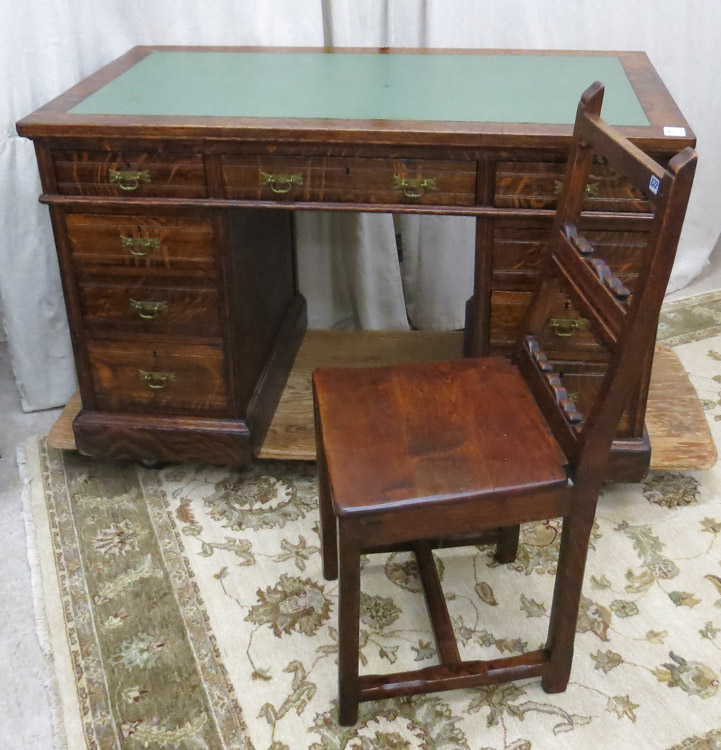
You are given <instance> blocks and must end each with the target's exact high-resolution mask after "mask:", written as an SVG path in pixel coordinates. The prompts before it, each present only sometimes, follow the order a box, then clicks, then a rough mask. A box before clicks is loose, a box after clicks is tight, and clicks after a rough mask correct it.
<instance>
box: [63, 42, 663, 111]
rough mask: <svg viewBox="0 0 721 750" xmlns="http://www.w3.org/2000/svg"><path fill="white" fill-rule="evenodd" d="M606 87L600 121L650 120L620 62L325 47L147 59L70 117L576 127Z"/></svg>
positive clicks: (177, 54)
mask: <svg viewBox="0 0 721 750" xmlns="http://www.w3.org/2000/svg"><path fill="white" fill-rule="evenodd" d="M594 80H599V81H602V82H603V83H604V84H605V85H606V97H605V101H604V117H605V119H606V120H608V121H609V122H611V123H612V124H614V125H641V126H643V125H649V121H648V118H647V117H646V114H645V113H644V111H643V107H642V106H641V104H640V102H639V100H638V97H637V96H636V94H635V92H634V90H633V88H632V86H631V84H630V82H629V80H628V77H627V76H626V73H625V71H624V69H623V66H622V65H621V62H620V60H619V59H618V57H609V56H601V55H583V56H577V57H574V58H573V61H572V64H569V58H568V57H562V56H550V55H533V54H528V55H512V54H489V55H474V54H431V55H427V54H426V55H424V54H390V55H389V54H385V55H378V54H376V55H369V54H359V53H327V52H231V51H161V50H156V51H153V52H151V53H150V54H149V55H148V56H147V57H145V58H144V59H142V60H140V61H139V62H137V63H136V64H135V65H133V66H132V67H131V68H129V69H128V70H127V71H125V72H124V73H122V74H121V75H120V76H118V77H117V78H115V79H113V80H112V81H110V82H109V83H107V84H106V85H105V86H103V87H102V88H101V89H99V90H98V91H97V92H95V93H94V94H91V95H90V96H89V97H88V98H87V99H84V100H83V101H81V102H80V103H79V104H77V105H76V106H75V107H73V108H72V109H70V110H69V114H71V115H141V116H143V115H145V116H152V115H163V116H171V117H173V116H181V117H182V116H196V117H262V118H268V117H270V118H320V119H325V118H332V119H341V120H349V119H352V120H355V119H358V120H416V121H454V122H500V123H505V122H514V123H553V124H572V123H573V120H574V117H575V112H576V105H577V103H578V97H579V94H580V92H581V91H583V90H584V89H585V88H587V87H588V86H589V85H590V84H591V83H592V82H593V81H594Z"/></svg>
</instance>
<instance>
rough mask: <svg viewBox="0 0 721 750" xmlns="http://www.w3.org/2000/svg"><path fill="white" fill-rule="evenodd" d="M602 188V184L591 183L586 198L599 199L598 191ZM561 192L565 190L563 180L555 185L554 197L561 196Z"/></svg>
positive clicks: (587, 186) (587, 188)
mask: <svg viewBox="0 0 721 750" xmlns="http://www.w3.org/2000/svg"><path fill="white" fill-rule="evenodd" d="M600 187H601V183H600V182H589V183H588V185H586V197H587V198H598V191H599V188H600ZM561 190H563V182H561V180H556V181H555V182H554V183H553V193H554V195H560V194H561Z"/></svg>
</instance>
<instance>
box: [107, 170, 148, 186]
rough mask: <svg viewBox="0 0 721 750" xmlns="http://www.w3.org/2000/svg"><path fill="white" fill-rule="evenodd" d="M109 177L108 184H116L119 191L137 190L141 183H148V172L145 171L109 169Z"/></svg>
mask: <svg viewBox="0 0 721 750" xmlns="http://www.w3.org/2000/svg"><path fill="white" fill-rule="evenodd" d="M109 177H110V183H111V184H113V183H116V182H117V184H118V187H119V188H120V189H121V190H128V191H130V190H137V189H138V187H139V186H140V183H141V182H147V183H150V172H149V171H148V170H147V169H144V170H143V171H142V172H136V171H134V170H132V169H111V170H110V172H109Z"/></svg>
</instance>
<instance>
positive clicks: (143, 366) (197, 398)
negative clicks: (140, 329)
mask: <svg viewBox="0 0 721 750" xmlns="http://www.w3.org/2000/svg"><path fill="white" fill-rule="evenodd" d="M88 359H89V362H90V369H91V373H92V381H93V388H94V391H95V398H96V402H97V408H98V409H100V410H104V411H137V412H141V411H142V412H151V413H152V412H156V413H178V414H212V415H222V414H223V413H224V412H225V411H226V410H227V405H228V397H227V392H226V384H225V378H224V376H223V353H222V351H221V350H220V349H219V348H216V347H212V346H192V345H188V344H184V345H176V344H135V343H122V342H103V341H95V342H91V343H89V344H88Z"/></svg>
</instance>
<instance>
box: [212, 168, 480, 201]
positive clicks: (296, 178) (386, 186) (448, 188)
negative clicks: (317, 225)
mask: <svg viewBox="0 0 721 750" xmlns="http://www.w3.org/2000/svg"><path fill="white" fill-rule="evenodd" d="M223 181H224V188H225V195H226V197H227V198H234V199H240V200H279V201H280V200H283V201H311V202H348V203H389V204H397V203H407V204H431V205H443V206H446V205H449V206H472V205H473V204H474V203H475V201H476V163H475V162H472V161H440V160H435V159H432V160H427V159H372V158H365V159H345V158H335V157H333V158H330V157H329V158H322V157H312V158H310V157H309V158H304V157H285V156H257V157H250V156H243V157H240V156H238V157H235V156H226V157H223Z"/></svg>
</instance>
